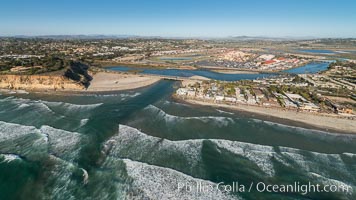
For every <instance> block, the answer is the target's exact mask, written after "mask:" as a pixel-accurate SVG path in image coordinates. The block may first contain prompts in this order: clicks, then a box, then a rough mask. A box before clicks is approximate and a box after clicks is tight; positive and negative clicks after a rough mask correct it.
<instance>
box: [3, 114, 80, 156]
mask: <svg viewBox="0 0 356 200" xmlns="http://www.w3.org/2000/svg"><path fill="white" fill-rule="evenodd" d="M26 136H34V137H33V138H32V139H31V140H28V139H26V140H25V141H22V140H18V139H20V138H24V137H26ZM81 141H85V136H83V135H81V134H79V133H75V132H69V131H65V130H61V129H56V128H53V127H50V126H42V127H40V128H39V129H37V128H36V127H33V126H25V125H20V124H13V123H7V122H2V121H0V142H3V143H4V145H5V148H6V149H7V150H8V151H11V152H10V153H16V154H20V153H23V154H26V155H29V154H32V153H43V154H47V153H51V154H54V155H56V156H58V157H62V158H66V159H67V160H71V159H74V157H75V156H76V155H77V154H78V153H79V149H80V148H79V143H80V142H81ZM6 142H8V143H9V145H6ZM19 144H21V145H19ZM44 147H46V148H44ZM35 148H38V150H37V151H40V152H36V151H32V150H34V149H35ZM41 151H42V152H41ZM47 151H49V152H47Z"/></svg>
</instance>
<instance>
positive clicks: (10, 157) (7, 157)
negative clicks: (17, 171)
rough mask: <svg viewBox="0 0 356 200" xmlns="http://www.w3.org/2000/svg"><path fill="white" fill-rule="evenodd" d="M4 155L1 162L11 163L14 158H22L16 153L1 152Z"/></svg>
mask: <svg viewBox="0 0 356 200" xmlns="http://www.w3.org/2000/svg"><path fill="white" fill-rule="evenodd" d="M0 155H1V156H2V157H3V159H4V160H3V161H1V162H0V163H9V162H12V161H14V160H18V159H21V158H20V156H18V155H15V154H0Z"/></svg>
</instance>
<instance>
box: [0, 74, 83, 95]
mask: <svg viewBox="0 0 356 200" xmlns="http://www.w3.org/2000/svg"><path fill="white" fill-rule="evenodd" d="M0 88H6V89H16V90H20V89H22V90H70V91H76V90H83V89H85V86H84V85H83V84H80V83H78V82H75V81H73V80H70V79H69V78H66V77H64V76H44V75H43V76H42V75H0Z"/></svg>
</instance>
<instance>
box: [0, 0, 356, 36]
mask: <svg viewBox="0 0 356 200" xmlns="http://www.w3.org/2000/svg"><path fill="white" fill-rule="evenodd" d="M57 34H128V35H141V36H172V37H173V36H186V37H192V36H194V37H195V36H204V37H224V36H239V35H249V36H273V37H281V36H294V37H300V36H315V37H356V0H259V1H257V0H215V1H212V0H165V1H163V0H145V1H144V0H125V1H124V0H101V1H99V0H97V1H92V0H46V1H43V0H42V1H40V0H1V2H0V35H57Z"/></svg>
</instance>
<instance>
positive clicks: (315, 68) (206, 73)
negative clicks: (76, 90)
mask: <svg viewBox="0 0 356 200" xmlns="http://www.w3.org/2000/svg"><path fill="white" fill-rule="evenodd" d="M328 65H329V63H325V62H320V63H309V64H307V65H305V66H302V67H298V68H294V69H290V70H285V71H284V72H286V73H291V74H303V73H313V74H314V73H317V72H320V71H324V70H326V69H327V68H328ZM108 69H110V70H114V71H123V72H126V71H131V70H139V71H140V72H141V73H144V74H155V75H163V76H173V77H174V76H178V77H191V76H203V77H206V78H210V79H215V80H223V81H238V80H253V79H260V78H268V77H272V76H276V74H266V73H265V74H223V73H218V72H213V71H210V70H185V69H148V68H138V67H127V66H116V67H109V68H108Z"/></svg>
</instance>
